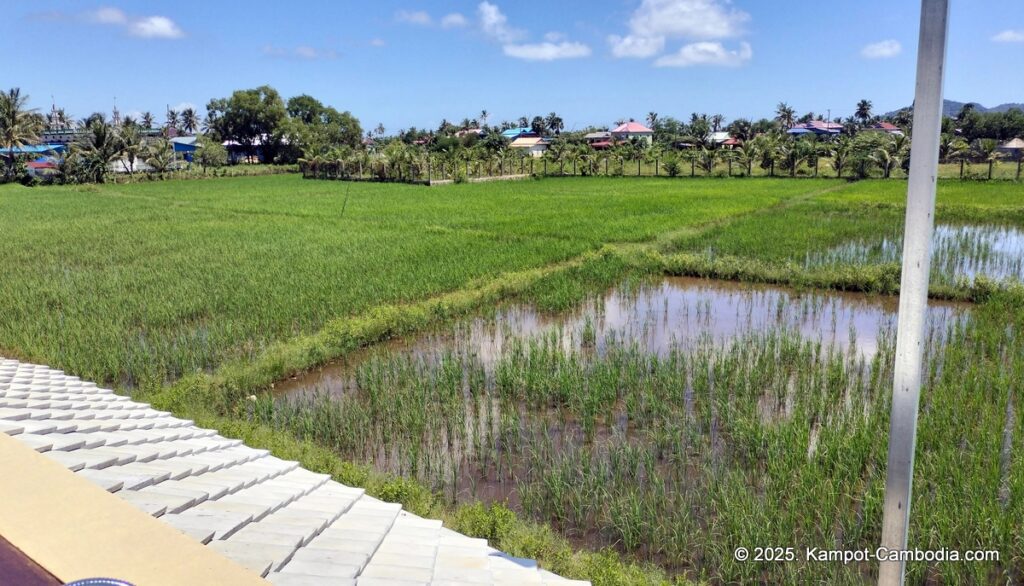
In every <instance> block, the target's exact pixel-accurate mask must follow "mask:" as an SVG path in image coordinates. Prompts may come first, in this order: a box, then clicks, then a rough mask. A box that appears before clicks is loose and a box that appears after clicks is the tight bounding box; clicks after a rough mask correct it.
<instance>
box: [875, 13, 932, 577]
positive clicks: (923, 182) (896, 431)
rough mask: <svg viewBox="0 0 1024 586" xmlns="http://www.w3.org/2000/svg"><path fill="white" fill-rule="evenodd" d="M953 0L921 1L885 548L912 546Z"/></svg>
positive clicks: (901, 565)
mask: <svg viewBox="0 0 1024 586" xmlns="http://www.w3.org/2000/svg"><path fill="white" fill-rule="evenodd" d="M948 21H949V0H921V30H920V40H919V41H918V49H917V89H916V92H915V98H914V127H913V131H914V132H913V143H912V146H911V151H910V179H909V181H908V182H907V216H906V223H905V226H904V230H903V272H902V276H901V278H900V305H899V322H898V325H897V330H896V364H895V370H894V375H893V389H892V415H891V419H890V423H889V464H888V467H887V468H886V478H885V504H884V507H883V516H882V543H881V545H882V547H883V548H886V549H888V550H890V551H894V550H905V549H906V548H907V528H908V526H909V521H910V499H911V484H912V482H913V477H914V446H915V443H916V440H917V409H918V402H919V399H920V396H921V371H922V366H923V365H922V360H923V356H922V354H923V344H924V337H925V315H926V312H927V309H928V273H929V270H930V268H931V241H932V230H933V229H934V224H935V181H936V176H937V175H938V163H939V134H940V132H941V127H942V79H943V73H944V69H945V60H946V32H947V30H948ZM905 569H906V563H905V562H899V561H885V562H881V563H880V565H879V572H878V583H879V585H880V586H900V585H901V584H903V577H904V571H905Z"/></svg>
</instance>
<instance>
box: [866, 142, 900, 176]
mask: <svg viewBox="0 0 1024 586" xmlns="http://www.w3.org/2000/svg"><path fill="white" fill-rule="evenodd" d="M893 138H894V137H886V138H885V139H883V140H882V141H880V142H879V144H878V146H876V147H875V148H874V150H873V151H872V152H871V154H869V155H868V158H869V159H871V161H873V162H874V163H875V164H876V165H878V166H879V168H881V169H882V177H883V178H884V179H888V178H889V176H890V175H891V174H892V170H893V168H894V167H896V166H897V165H898V164H899V146H898V145H897V144H896V141H895V140H893Z"/></svg>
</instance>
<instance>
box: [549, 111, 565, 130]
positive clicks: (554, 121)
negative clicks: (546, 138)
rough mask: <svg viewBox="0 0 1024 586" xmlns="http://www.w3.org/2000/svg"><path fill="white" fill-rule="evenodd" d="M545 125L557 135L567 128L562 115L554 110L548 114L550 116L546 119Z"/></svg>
mask: <svg viewBox="0 0 1024 586" xmlns="http://www.w3.org/2000/svg"><path fill="white" fill-rule="evenodd" d="M544 125H545V126H546V127H547V129H548V130H550V131H551V132H553V133H555V135H558V134H561V133H562V129H563V128H565V123H564V122H563V121H562V118H561V116H559V115H558V114H555V113H554V112H551V113H550V114H548V117H547V118H545V119H544Z"/></svg>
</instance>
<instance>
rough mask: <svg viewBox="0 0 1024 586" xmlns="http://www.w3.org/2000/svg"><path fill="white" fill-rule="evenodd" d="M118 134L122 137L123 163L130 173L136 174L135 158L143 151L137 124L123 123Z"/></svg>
mask: <svg viewBox="0 0 1024 586" xmlns="http://www.w3.org/2000/svg"><path fill="white" fill-rule="evenodd" d="M126 120H127V119H126ZM118 134H119V136H120V139H121V165H122V166H123V167H124V170H125V171H126V172H127V173H128V174H129V175H134V174H135V160H136V158H138V156H139V154H140V153H141V152H142V139H141V137H140V136H139V129H138V128H137V127H136V126H135V124H134V123H133V124H130V125H129V124H125V125H122V126H121V128H120V130H119V131H118Z"/></svg>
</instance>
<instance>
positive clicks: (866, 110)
mask: <svg viewBox="0 0 1024 586" xmlns="http://www.w3.org/2000/svg"><path fill="white" fill-rule="evenodd" d="M853 117H854V118H856V119H858V120H860V123H861V124H867V123H868V120H871V100H861V101H859V102H857V109H856V110H855V111H854V113H853Z"/></svg>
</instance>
